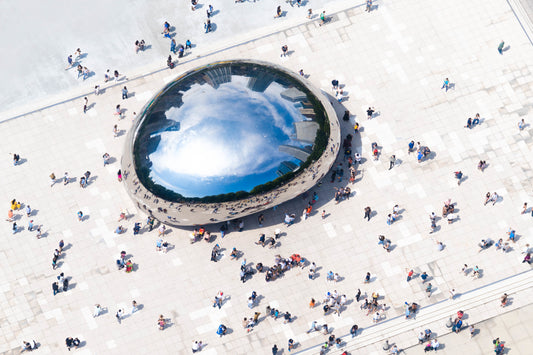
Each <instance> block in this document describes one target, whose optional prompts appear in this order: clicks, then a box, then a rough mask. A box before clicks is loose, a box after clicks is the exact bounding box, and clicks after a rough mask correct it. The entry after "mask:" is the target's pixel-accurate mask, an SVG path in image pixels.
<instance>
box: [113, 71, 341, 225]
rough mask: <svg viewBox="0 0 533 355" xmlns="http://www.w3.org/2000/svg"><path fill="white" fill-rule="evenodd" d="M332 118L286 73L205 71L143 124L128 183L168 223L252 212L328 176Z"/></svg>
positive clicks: (168, 96)
mask: <svg viewBox="0 0 533 355" xmlns="http://www.w3.org/2000/svg"><path fill="white" fill-rule="evenodd" d="M331 116H335V114H334V110H333V109H332V107H331V105H330V104H329V102H328V101H327V100H326V99H325V98H324V97H323V96H322V95H321V94H320V93H319V92H318V91H317V90H316V89H312V88H310V87H309V86H308V85H306V84H304V83H303V82H302V81H301V79H300V78H299V77H298V76H297V75H295V74H292V73H290V72H287V71H285V70H283V69H282V68H280V67H276V66H271V65H266V63H263V62H256V61H253V62H252V61H230V62H216V63H213V64H210V65H206V66H203V67H200V68H197V69H195V70H192V71H189V72H187V73H185V74H183V75H181V76H180V77H178V78H177V79H175V80H174V81H172V82H171V83H169V84H168V85H167V86H166V87H165V88H163V89H162V90H161V92H159V93H158V94H157V95H156V96H155V97H154V98H153V99H152V100H150V102H148V103H147V104H146V106H145V107H144V108H143V110H142V111H141V114H140V115H138V116H137V118H136V119H135V121H134V124H133V129H132V130H131V131H130V132H129V134H128V138H127V143H126V151H125V154H124V156H123V159H122V167H123V170H124V175H125V179H124V180H125V182H126V184H127V185H128V190H129V192H130V195H132V197H133V198H134V200H136V201H137V202H138V206H139V207H140V208H142V209H144V210H146V211H147V212H148V213H149V214H153V215H155V216H156V217H157V218H158V219H160V220H163V221H165V222H167V223H169V224H174V225H190V224H198V223H206V220H208V221H211V222H215V221H220V220H227V219H231V218H232V216H235V217H238V216H242V215H246V214H250V213H254V212H256V211H259V210H261V209H265V208H267V207H268V206H269V205H272V204H273V203H276V204H277V203H281V202H284V201H286V200H287V199H290V198H292V197H294V196H295V195H297V194H298V193H301V192H302V191H305V190H306V189H309V188H310V187H311V186H312V185H314V183H316V179H319V178H320V177H321V176H323V175H324V174H325V173H326V172H327V170H329V167H330V166H331V164H332V163H333V161H334V154H335V152H336V150H337V149H338V145H335V142H338V141H339V140H340V136H339V130H338V126H336V125H335V124H332V123H331V122H330V117H331ZM333 119H334V120H335V122H337V120H336V117H333ZM332 131H335V132H334V137H335V139H331V138H330V137H331V133H332ZM330 145H331V149H330V147H329V146H330ZM328 149H330V150H332V152H329V153H331V156H329V157H328ZM325 157H327V159H324V158H325ZM322 170H323V171H322ZM291 185H292V186H293V187H291ZM200 211H201V212H200ZM209 213H210V214H212V216H210V218H209V219H207V216H205V214H209ZM158 214H161V215H163V216H158ZM201 214H204V215H201ZM220 214H224V216H221V215H220ZM162 217H166V218H162Z"/></svg>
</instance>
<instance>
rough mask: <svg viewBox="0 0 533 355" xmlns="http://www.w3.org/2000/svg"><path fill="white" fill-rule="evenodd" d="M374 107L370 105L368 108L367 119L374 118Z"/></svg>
mask: <svg viewBox="0 0 533 355" xmlns="http://www.w3.org/2000/svg"><path fill="white" fill-rule="evenodd" d="M374 112H375V110H374V108H373V107H369V108H368V110H366V115H367V119H369V120H370V119H372V116H373V115H374Z"/></svg>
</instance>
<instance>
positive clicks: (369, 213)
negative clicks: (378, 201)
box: [363, 206, 372, 221]
mask: <svg viewBox="0 0 533 355" xmlns="http://www.w3.org/2000/svg"><path fill="white" fill-rule="evenodd" d="M371 214H372V209H371V208H370V207H369V206H367V207H365V216H364V217H363V219H365V218H368V221H370V215H371Z"/></svg>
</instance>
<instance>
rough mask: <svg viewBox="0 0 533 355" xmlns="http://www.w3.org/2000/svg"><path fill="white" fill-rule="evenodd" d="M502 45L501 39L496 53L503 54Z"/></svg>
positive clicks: (503, 43) (503, 44)
mask: <svg viewBox="0 0 533 355" xmlns="http://www.w3.org/2000/svg"><path fill="white" fill-rule="evenodd" d="M503 46H505V42H504V41H503V40H502V41H501V42H500V44H498V53H500V54H503Z"/></svg>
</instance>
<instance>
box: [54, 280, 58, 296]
mask: <svg viewBox="0 0 533 355" xmlns="http://www.w3.org/2000/svg"><path fill="white" fill-rule="evenodd" d="M52 291H53V292H54V296H55V295H57V293H58V292H59V284H58V283H57V282H54V283H52Z"/></svg>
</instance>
